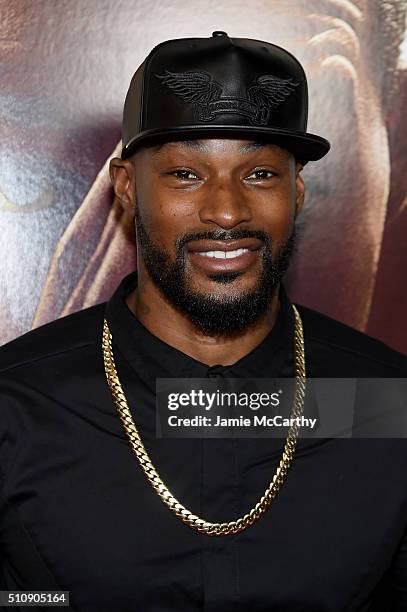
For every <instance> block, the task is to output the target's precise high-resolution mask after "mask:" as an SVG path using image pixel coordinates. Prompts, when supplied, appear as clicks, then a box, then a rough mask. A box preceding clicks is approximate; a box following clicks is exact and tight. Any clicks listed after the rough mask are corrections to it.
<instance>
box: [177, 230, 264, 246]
mask: <svg viewBox="0 0 407 612" xmlns="http://www.w3.org/2000/svg"><path fill="white" fill-rule="evenodd" d="M242 238H257V239H258V240H261V241H262V242H264V244H266V245H267V246H269V247H271V238H270V236H269V234H267V233H266V232H264V231H263V230H249V229H231V230H224V229H222V228H218V229H214V230H205V231H202V232H189V233H187V234H184V235H183V236H182V237H181V238H178V240H177V241H176V247H177V251H178V252H180V251H182V250H183V249H184V247H185V245H186V244H188V242H192V241H194V240H224V241H227V240H240V239H242Z"/></svg>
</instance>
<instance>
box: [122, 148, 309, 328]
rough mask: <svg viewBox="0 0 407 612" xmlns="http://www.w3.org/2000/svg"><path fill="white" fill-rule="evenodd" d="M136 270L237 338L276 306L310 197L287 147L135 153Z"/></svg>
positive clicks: (199, 318)
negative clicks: (272, 303) (274, 298)
mask: <svg viewBox="0 0 407 612" xmlns="http://www.w3.org/2000/svg"><path fill="white" fill-rule="evenodd" d="M133 162H134V169H135V174H134V176H135V199H136V208H135V217H136V231H137V243H138V268H139V270H140V272H141V273H142V271H143V269H144V270H145V271H146V273H147V275H148V276H149V277H150V279H151V281H152V282H153V283H154V284H155V286H156V287H157V288H158V289H159V290H160V292H161V294H162V295H163V296H164V298H165V299H166V300H167V301H168V302H169V303H170V304H172V306H174V307H175V308H177V309H178V310H180V311H181V312H183V313H184V314H185V315H187V316H188V318H189V319H190V320H191V321H192V322H193V323H194V325H196V326H197V327H198V328H199V329H200V330H201V331H202V332H204V333H211V334H231V333H233V332H236V331H239V330H242V329H244V328H246V327H247V326H248V325H249V324H250V323H253V322H254V321H255V320H256V319H258V318H259V317H260V315H262V314H264V313H265V311H266V310H267V307H268V306H269V305H270V300H271V297H272V295H273V292H274V290H275V288H276V287H277V286H278V283H279V281H280V279H281V277H282V275H283V274H284V272H285V270H286V269H287V267H288V263H289V256H290V254H291V252H292V250H293V247H294V242H295V233H294V220H295V216H296V214H297V212H298V211H299V209H300V207H301V205H302V200H303V183H302V180H301V178H300V177H299V170H300V168H301V166H300V165H299V164H296V163H295V160H294V158H293V157H292V155H290V154H289V153H288V152H287V151H285V150H283V149H280V148H279V147H277V146H274V145H270V144H268V145H265V144H261V143H254V142H252V141H247V140H231V139H221V140H218V139H205V140H199V141H197V140H192V141H185V142H173V143H167V144H164V145H162V146H159V147H151V148H143V149H141V150H140V151H139V152H138V153H137V154H136V155H135V156H134V158H133Z"/></svg>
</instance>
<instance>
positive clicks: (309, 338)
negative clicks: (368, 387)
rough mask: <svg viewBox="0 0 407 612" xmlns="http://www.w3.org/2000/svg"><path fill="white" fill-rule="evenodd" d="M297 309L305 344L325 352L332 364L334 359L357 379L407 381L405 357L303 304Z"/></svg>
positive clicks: (382, 343) (374, 339) (380, 342)
mask: <svg viewBox="0 0 407 612" xmlns="http://www.w3.org/2000/svg"><path fill="white" fill-rule="evenodd" d="M296 306H297V308H298V312H299V313H300V315H301V319H302V322H303V327H304V339H305V341H306V342H308V344H309V345H311V346H312V347H313V348H314V349H315V350H317V351H318V349H319V350H320V352H321V351H322V352H323V353H324V354H325V356H327V357H328V361H329V357H330V358H331V360H333V361H336V362H337V363H340V364H342V366H343V368H344V371H345V370H346V369H348V370H349V371H350V372H351V373H354V374H355V375H361V376H370V375H372V376H375V375H379V376H383V377H385V376H388V377H392V376H395V377H399V376H402V377H407V357H406V356H405V355H403V354H402V353H399V352H398V351H396V350H394V349H392V348H391V347H389V346H388V345H387V344H385V343H384V342H382V341H380V340H377V339H376V338H372V337H371V336H369V335H367V334H365V333H363V332H361V331H358V330H356V329H354V328H352V327H350V326H348V325H345V324H344V323H341V322H340V321H336V320H335V319H332V318H331V317H328V316H327V315H324V314H322V313H320V312H318V311H316V310H313V309H311V308H307V307H306V306H302V305H301V304H296ZM358 371H359V372H360V374H357V372H358ZM344 375H346V376H347V375H349V374H348V373H345V374H344Z"/></svg>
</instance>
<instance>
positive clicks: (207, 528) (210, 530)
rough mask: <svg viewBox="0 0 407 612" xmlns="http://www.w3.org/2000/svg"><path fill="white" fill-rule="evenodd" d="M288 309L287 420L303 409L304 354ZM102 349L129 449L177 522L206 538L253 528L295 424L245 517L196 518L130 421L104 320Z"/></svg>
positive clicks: (280, 472) (278, 477)
mask: <svg viewBox="0 0 407 612" xmlns="http://www.w3.org/2000/svg"><path fill="white" fill-rule="evenodd" d="M292 307H293V310H294V315H295V332H294V355H295V375H296V388H295V396H294V402H293V408H292V411H291V415H290V416H291V418H296V417H300V416H301V415H302V411H303V407H304V397H305V352H304V335H303V328H302V322H301V317H300V315H299V313H298V310H297V309H296V307H295V306H294V304H292ZM102 348H103V359H104V365H105V373H106V379H107V383H108V385H109V388H110V391H111V394H112V397H113V400H114V403H115V404H116V408H117V410H118V413H119V416H120V418H121V421H122V423H123V426H124V429H125V431H126V433H127V436H128V438H129V441H130V445H131V447H132V449H133V451H134V452H135V454H136V457H137V459H138V461H139V463H140V466H141V468H142V469H143V471H144V473H145V475H146V476H147V479H148V481H149V482H150V484H151V486H152V487H153V489H154V490H155V492H156V493H157V495H159V497H160V498H161V499H162V501H163V502H164V503H165V504H166V505H167V506H168V508H169V509H170V510H171V511H172V512H174V514H175V515H176V516H177V517H178V518H179V519H181V521H182V522H183V523H185V524H186V525H188V527H191V528H192V529H194V530H195V531H198V532H199V533H204V534H206V535H209V536H224V535H231V534H235V533H240V532H241V531H244V530H245V529H247V528H248V527H250V525H253V523H254V522H256V521H257V520H258V519H259V518H260V517H261V516H262V515H263V514H264V513H265V512H266V510H267V509H268V507H269V506H270V504H271V502H272V501H273V500H274V498H275V497H276V495H277V493H278V491H279V490H280V487H281V485H282V484H283V482H284V479H285V476H286V474H287V472H288V469H289V467H290V465H291V463H292V461H293V459H294V454H295V449H296V446H297V439H298V429H299V426H298V425H297V421H292V422H293V423H294V425H291V427H290V428H289V430H288V435H287V438H286V441H285V445H284V451H283V455H282V458H281V459H280V463H279V466H278V468H277V470H276V472H275V474H274V477H273V480H272V481H271V482H270V484H269V485H268V487H267V489H266V490H265V492H264V494H263V496H262V497H261V499H260V500H259V501H258V502H257V504H256V505H255V506H254V507H253V508H252V509H251V510H250V511H249V512H248V513H247V514H245V515H244V516H242V517H240V518H238V519H237V520H234V521H231V522H230V523H210V522H208V521H205V520H204V519H202V518H200V517H198V516H196V515H195V514H192V512H190V511H189V510H188V509H187V508H185V506H183V505H182V504H181V503H180V502H179V501H178V500H177V499H176V498H175V497H174V496H173V495H172V493H171V492H170V491H169V490H168V489H167V487H166V485H165V484H164V482H163V481H162V480H161V478H160V476H159V474H158V472H157V470H156V469H155V467H154V465H153V463H152V461H151V459H150V457H149V455H148V453H147V451H146V449H145V447H144V444H143V442H142V440H141V437H140V434H139V432H138V430H137V427H136V425H135V423H134V421H133V418H132V416H131V413H130V409H129V405H128V403H127V399H126V396H125V394H124V392H123V388H122V386H121V384H120V380H119V377H118V374H117V370H116V365H115V361H114V356H113V349H112V335H111V333H110V330H109V326H108V324H107V321H106V319H105V320H104V324H103V340H102Z"/></svg>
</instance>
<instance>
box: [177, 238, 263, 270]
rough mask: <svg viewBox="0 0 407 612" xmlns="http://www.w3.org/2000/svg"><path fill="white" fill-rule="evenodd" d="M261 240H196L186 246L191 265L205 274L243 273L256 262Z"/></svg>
mask: <svg viewBox="0 0 407 612" xmlns="http://www.w3.org/2000/svg"><path fill="white" fill-rule="evenodd" d="M262 244H263V243H262V242H261V240H259V239H257V238H245V239H244V240H228V241H222V240H197V241H195V242H191V243H190V244H189V245H188V254H189V256H190V260H191V263H192V264H193V265H194V266H197V267H198V268H199V269H201V270H202V271H204V272H206V273H210V272H212V273H214V272H223V273H225V272H244V271H245V270H246V269H247V268H249V267H250V266H252V265H254V264H255V263H256V262H257V261H258V257H259V252H260V249H261V247H262Z"/></svg>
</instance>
